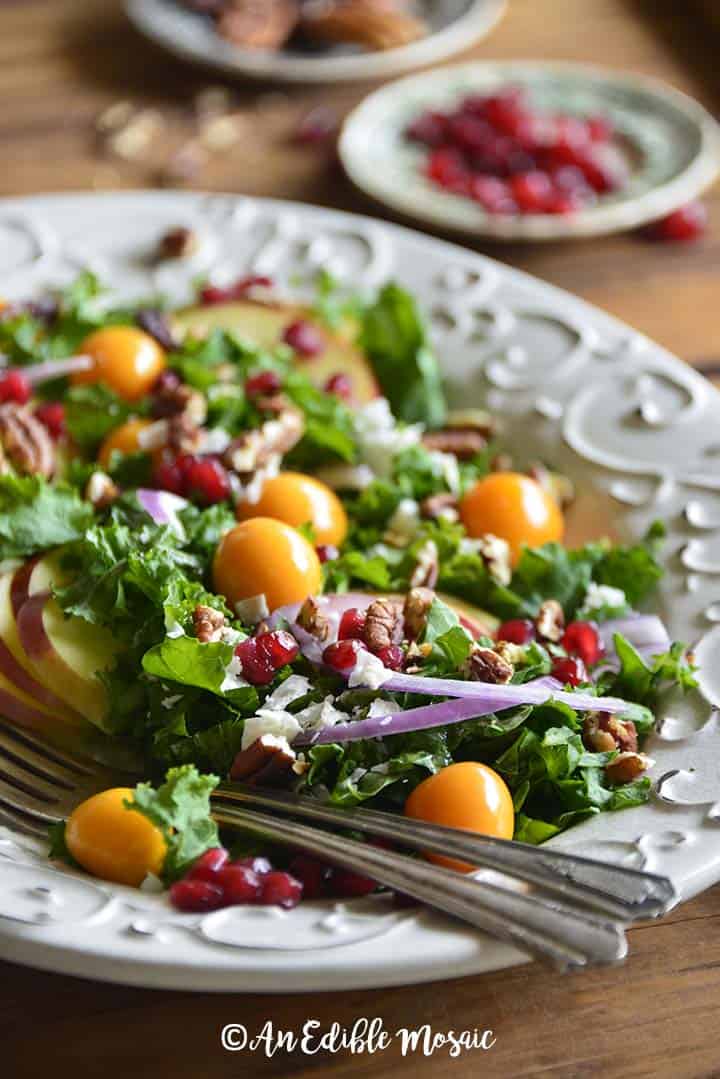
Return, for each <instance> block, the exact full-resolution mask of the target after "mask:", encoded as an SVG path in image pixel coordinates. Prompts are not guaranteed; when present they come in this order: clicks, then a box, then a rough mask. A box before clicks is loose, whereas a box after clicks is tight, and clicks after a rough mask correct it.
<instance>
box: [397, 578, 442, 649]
mask: <svg viewBox="0 0 720 1079" xmlns="http://www.w3.org/2000/svg"><path fill="white" fill-rule="evenodd" d="M434 599H435V593H434V592H433V590H432V588H411V589H410V591H409V592H408V594H407V595H406V596H405V604H404V606H403V618H404V625H405V636H406V637H407V638H408V640H411V641H416V640H417V639H418V637H419V636H420V634H421V633H422V632H423V630H424V629H425V626H426V625H427V616H428V612H429V610H430V608H431V607H432V605H433V600H434Z"/></svg>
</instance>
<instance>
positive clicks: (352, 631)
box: [338, 607, 365, 641]
mask: <svg viewBox="0 0 720 1079" xmlns="http://www.w3.org/2000/svg"><path fill="white" fill-rule="evenodd" d="M364 632H365V611H360V610H358V608H357V607H350V608H349V609H348V610H347V611H343V616H342V618H341V619H340V625H339V627H338V640H339V641H348V640H358V641H359V640H362V636H363V633H364Z"/></svg>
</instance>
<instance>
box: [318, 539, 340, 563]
mask: <svg viewBox="0 0 720 1079" xmlns="http://www.w3.org/2000/svg"><path fill="white" fill-rule="evenodd" d="M315 553H316V554H317V556H318V558H319V559H320V561H321V562H323V563H325V562H334V561H335V559H336V558H339V557H340V552H339V551H338V549H337V547H336V546H335V544H333V543H321V544H320V545H319V546H317V547H316V548H315Z"/></svg>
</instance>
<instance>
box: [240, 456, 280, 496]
mask: <svg viewBox="0 0 720 1079" xmlns="http://www.w3.org/2000/svg"><path fill="white" fill-rule="evenodd" d="M280 462H281V457H280V454H279V453H274V454H273V455H272V456H271V457H269V458H268V460H267V462H266V463H265V464H264V465H263V467H262V468H258V469H257V471H255V472H254V473H253V477H252V479H251V480H250V482H249V483H248V484H247V485H246V486H243V485H242V484H241V485H240V489H239V495H238V497H239V498H240V500H241V501H243V502H250V503H255V502H259V501H260V496H261V495H262V490H263V486H264V484H265V482H266V481H267V480H271V479H273V477H274V476H277V474H278V472H279V471H280ZM247 471H250V469H248V470H247Z"/></svg>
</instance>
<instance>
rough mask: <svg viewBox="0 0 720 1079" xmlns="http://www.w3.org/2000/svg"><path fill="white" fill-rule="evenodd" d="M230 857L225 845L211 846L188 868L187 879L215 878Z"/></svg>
mask: <svg viewBox="0 0 720 1079" xmlns="http://www.w3.org/2000/svg"><path fill="white" fill-rule="evenodd" d="M229 857H230V856H229V854H228V852H227V851H226V850H225V848H224V847H211V848H210V850H206V851H205V853H204V854H201V855H200V857H199V858H198V859H197V861H196V862H195V863H194V864H193V866H192V868H191V869H189V870H188V872H187V873H186V874H185V880H214V879H215V877H216V876H217V874H218V873H219V871H220V870H221V869H222V868H223V866H224V865H225V864H226V863H227V860H228V858H229Z"/></svg>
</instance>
